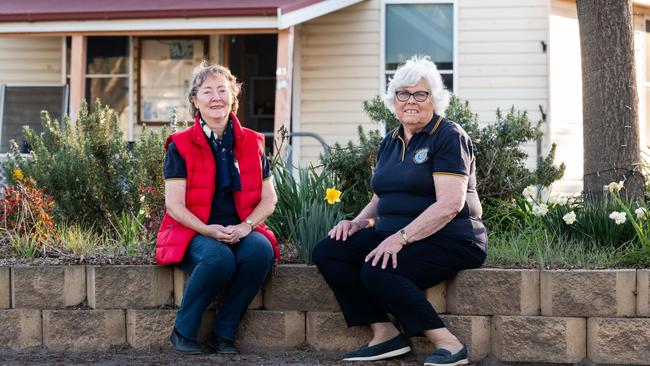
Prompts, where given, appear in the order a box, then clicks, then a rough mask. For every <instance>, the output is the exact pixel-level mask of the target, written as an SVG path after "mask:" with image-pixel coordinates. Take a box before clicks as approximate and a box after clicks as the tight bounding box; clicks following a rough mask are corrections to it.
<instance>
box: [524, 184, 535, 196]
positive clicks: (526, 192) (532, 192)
mask: <svg viewBox="0 0 650 366" xmlns="http://www.w3.org/2000/svg"><path fill="white" fill-rule="evenodd" d="M536 193H537V189H535V186H533V185H530V186H528V187H526V188H524V190H523V192H521V194H522V195H523V196H524V197H526V198H531V197H533V196H535V194H536Z"/></svg>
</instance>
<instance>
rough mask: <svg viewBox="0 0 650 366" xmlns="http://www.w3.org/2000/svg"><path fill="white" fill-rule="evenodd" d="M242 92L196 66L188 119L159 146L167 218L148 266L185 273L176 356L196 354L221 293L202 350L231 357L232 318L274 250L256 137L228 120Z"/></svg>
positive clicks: (269, 192) (217, 71)
mask: <svg viewBox="0 0 650 366" xmlns="http://www.w3.org/2000/svg"><path fill="white" fill-rule="evenodd" d="M240 90H241V84H239V83H237V80H236V78H235V77H234V76H233V75H232V74H231V72H230V70H228V69H227V68H226V67H224V66H221V65H208V63H207V62H205V61H204V62H203V63H202V64H201V65H199V66H198V67H197V68H196V69H195V70H194V73H193V75H192V80H191V84H190V92H189V96H188V99H189V106H190V112H191V113H192V115H193V116H194V117H195V123H194V125H193V126H192V127H189V128H187V129H186V130H183V131H180V132H177V133H174V134H172V135H171V136H169V137H168V138H167V142H166V144H165V150H166V154H165V163H164V175H165V206H166V209H167V212H166V214H165V217H164V218H163V221H162V225H161V227H160V231H159V233H158V240H157V241H156V260H157V262H158V263H159V264H161V265H169V264H172V265H175V266H177V267H179V268H180V269H182V270H183V271H185V272H187V273H188V274H189V278H188V281H187V285H186V287H185V291H184V293H183V301H182V303H181V307H180V309H179V311H178V314H177V315H176V322H175V325H174V330H173V332H172V335H171V337H170V339H169V341H170V344H171V345H172V347H173V348H174V349H175V350H176V351H178V352H180V353H185V354H193V353H201V348H200V347H199V345H198V343H197V341H196V339H197V333H198V331H199V326H200V324H201V318H202V315H203V312H204V311H205V310H206V309H207V307H208V306H209V305H210V303H211V302H212V301H213V300H214V298H215V297H216V296H217V295H218V294H220V293H222V294H223V296H222V299H221V302H220V307H219V310H218V312H217V314H216V317H215V319H214V324H213V327H212V331H211V332H210V334H209V335H208V337H207V338H206V344H207V345H208V346H210V347H211V348H213V349H214V350H215V351H217V352H218V353H238V350H237V348H236V347H235V345H234V343H233V341H234V339H235V335H236V333H237V328H238V326H239V322H240V320H241V318H242V316H243V314H244V312H245V311H246V309H247V307H248V305H249V304H250V302H251V301H252V300H253V298H254V297H255V295H256V294H257V292H258V291H259V289H260V288H261V287H262V284H263V282H264V280H265V278H266V276H267V275H268V273H269V271H270V270H271V268H272V267H273V261H274V258H275V259H276V260H277V259H278V258H279V254H280V253H279V251H278V246H277V240H276V239H275V236H274V234H273V232H271V230H269V228H268V227H266V225H264V223H263V222H264V219H266V218H267V217H268V216H269V215H271V213H272V212H273V210H274V209H275V203H276V201H277V197H276V195H275V189H274V188H273V180H272V179H271V172H270V167H269V161H268V160H267V158H266V156H265V155H264V137H263V136H262V135H261V134H259V133H257V132H255V131H253V130H250V129H247V128H244V127H242V126H241V124H240V123H239V121H238V120H237V118H236V117H235V113H237V107H238V99H237V97H238V95H239V92H240Z"/></svg>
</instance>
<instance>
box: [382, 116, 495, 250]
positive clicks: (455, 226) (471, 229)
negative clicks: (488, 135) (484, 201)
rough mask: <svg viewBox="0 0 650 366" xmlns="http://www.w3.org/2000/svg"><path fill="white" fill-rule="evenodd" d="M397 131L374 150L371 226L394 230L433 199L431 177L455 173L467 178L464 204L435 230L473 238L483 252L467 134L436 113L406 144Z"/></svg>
mask: <svg viewBox="0 0 650 366" xmlns="http://www.w3.org/2000/svg"><path fill="white" fill-rule="evenodd" d="M403 132H404V131H403V127H402V126H400V127H398V128H396V129H394V130H392V131H390V132H389V133H388V134H387V135H386V137H385V138H384V140H383V141H382V144H381V147H380V149H379V153H378V157H377V166H376V168H375V172H374V174H373V176H372V180H371V186H372V190H373V192H374V193H375V194H376V195H377V196H378V197H379V202H378V204H377V224H376V230H377V231H378V232H382V233H386V234H392V233H395V232H397V231H398V230H400V229H402V228H403V227H405V226H406V225H408V224H409V223H410V222H411V221H413V220H414V219H415V218H416V217H417V216H418V215H420V214H421V213H422V212H423V211H424V210H426V209H427V208H428V207H429V206H431V205H432V204H433V203H435V202H436V190H435V186H434V184H433V177H432V175H436V174H441V175H442V174H447V175H458V176H463V177H468V178H469V181H468V184H467V197H466V199H465V205H464V206H463V208H462V210H461V211H460V212H459V213H458V215H456V217H455V218H454V219H452V220H451V221H450V222H449V223H447V225H445V226H444V227H443V228H442V229H440V230H439V231H438V232H439V233H444V234H445V235H447V236H449V237H452V238H457V239H459V240H462V241H471V242H474V243H476V244H477V245H478V246H480V247H481V248H483V249H484V250H486V247H487V231H486V229H485V226H484V225H483V222H482V220H481V215H482V209H481V203H480V201H479V198H478V194H477V192H476V167H475V158H474V150H473V146H472V141H471V140H470V138H469V136H468V135H467V133H466V132H465V131H464V130H463V129H462V128H461V127H460V126H459V125H458V124H456V123H454V122H451V121H449V120H447V119H445V118H443V117H441V116H438V115H434V116H433V119H432V120H431V121H430V122H429V123H428V124H427V125H426V126H425V127H424V128H423V129H422V130H421V131H419V132H417V133H415V134H414V135H413V136H412V137H411V140H410V141H409V143H408V145H407V144H406V143H405V142H404V138H403Z"/></svg>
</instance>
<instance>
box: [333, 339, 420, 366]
mask: <svg viewBox="0 0 650 366" xmlns="http://www.w3.org/2000/svg"><path fill="white" fill-rule="evenodd" d="M409 352H411V346H409V341H408V340H407V339H406V337H404V335H402V334H399V335H397V336H396V337H395V338H393V339H389V340H387V341H386V342H382V343H379V344H375V345H374V346H370V347H368V345H365V346H363V347H361V348H359V349H358V350H356V351H354V352H350V353H348V354H346V355H345V356H343V361H376V360H383V359H386V358H391V357H396V356H400V355H403V354H405V353H409Z"/></svg>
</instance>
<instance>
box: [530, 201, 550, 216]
mask: <svg viewBox="0 0 650 366" xmlns="http://www.w3.org/2000/svg"><path fill="white" fill-rule="evenodd" d="M547 213H548V206H547V205H546V204H544V203H540V204H539V205H533V215H535V216H544V215H546V214H547Z"/></svg>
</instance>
